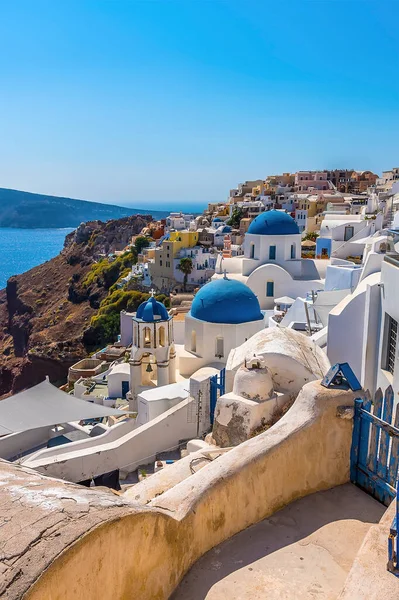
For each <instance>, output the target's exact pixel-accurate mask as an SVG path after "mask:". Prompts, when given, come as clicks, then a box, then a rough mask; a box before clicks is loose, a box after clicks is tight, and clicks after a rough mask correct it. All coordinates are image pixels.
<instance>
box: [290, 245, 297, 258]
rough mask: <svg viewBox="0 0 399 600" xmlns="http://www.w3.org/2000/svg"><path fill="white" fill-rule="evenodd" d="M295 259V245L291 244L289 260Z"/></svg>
mask: <svg viewBox="0 0 399 600" xmlns="http://www.w3.org/2000/svg"><path fill="white" fill-rule="evenodd" d="M295 257H296V248H295V244H291V258H295Z"/></svg>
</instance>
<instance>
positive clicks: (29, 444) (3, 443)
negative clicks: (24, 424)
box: [0, 427, 52, 459]
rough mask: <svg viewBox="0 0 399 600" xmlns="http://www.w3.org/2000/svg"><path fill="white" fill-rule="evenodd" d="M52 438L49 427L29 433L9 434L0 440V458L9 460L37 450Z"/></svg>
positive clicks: (32, 430) (31, 430)
mask: <svg viewBox="0 0 399 600" xmlns="http://www.w3.org/2000/svg"><path fill="white" fill-rule="evenodd" d="M51 437H52V435H51V428H50V427H39V428H37V429H30V430H29V431H19V432H17V433H10V435H5V436H3V437H1V438H0V457H1V458H6V459H11V458H15V457H16V456H18V455H20V454H22V453H23V452H27V451H28V450H30V449H31V448H37V447H38V446H41V445H42V444H46V443H47V441H48V440H49V439H50V438H51Z"/></svg>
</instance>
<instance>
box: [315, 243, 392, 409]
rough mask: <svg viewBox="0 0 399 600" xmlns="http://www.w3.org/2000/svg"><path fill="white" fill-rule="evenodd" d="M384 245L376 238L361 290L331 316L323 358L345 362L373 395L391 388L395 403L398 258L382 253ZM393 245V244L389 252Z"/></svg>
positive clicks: (355, 292)
mask: <svg viewBox="0 0 399 600" xmlns="http://www.w3.org/2000/svg"><path fill="white" fill-rule="evenodd" d="M385 240H386V238H385ZM384 243H387V242H386V241H385V242H381V240H379V239H376V242H375V246H377V245H379V248H377V247H376V248H375V249H374V251H373V250H370V251H369V252H368V255H367V260H366V263H365V268H364V271H363V274H362V278H361V281H360V283H359V285H358V286H357V288H356V289H355V291H354V292H353V294H350V295H349V296H347V297H346V298H344V299H343V300H342V301H341V302H340V303H339V304H338V305H337V306H336V307H335V308H334V309H333V310H332V311H331V313H330V315H329V320H328V336H327V354H328V357H329V359H330V361H331V363H332V364H333V363H336V362H348V363H349V365H350V366H351V368H352V369H353V371H354V372H355V374H356V376H357V377H358V379H359V381H360V382H361V384H362V386H363V387H364V388H365V389H369V390H370V392H371V393H372V394H373V393H374V392H375V390H376V389H377V388H378V387H381V388H382V389H385V388H386V387H387V386H388V385H392V386H393V388H394V392H395V398H397V394H398V393H399V366H398V347H397V324H398V322H399V303H398V300H397V299H398V297H399V254H397V253H395V252H392V253H391V254H386V248H387V246H385V247H384V246H382V248H381V244H384ZM393 243H394V240H392V239H391V241H390V243H389V244H388V250H389V249H390V248H391V247H392V244H393ZM396 245H397V244H396ZM375 254H378V255H379V259H380V265H381V266H380V269H379V268H378V264H377V261H376V260H373V257H374V255H375ZM368 263H369V265H370V266H369V268H368V269H366V267H367V264H368ZM372 267H374V268H372ZM363 275H364V277H363ZM396 402H397V399H396Z"/></svg>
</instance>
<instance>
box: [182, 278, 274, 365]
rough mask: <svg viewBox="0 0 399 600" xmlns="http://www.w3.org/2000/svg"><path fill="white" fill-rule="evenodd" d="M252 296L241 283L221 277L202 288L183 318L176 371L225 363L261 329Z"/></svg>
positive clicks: (254, 299) (263, 323)
mask: <svg viewBox="0 0 399 600" xmlns="http://www.w3.org/2000/svg"><path fill="white" fill-rule="evenodd" d="M264 319H265V317H264V314H263V313H262V311H261V310H260V306H259V302H258V299H257V298H256V296H255V294H254V293H253V292H252V291H251V290H250V289H249V288H248V287H247V286H246V285H244V284H243V283H241V282H239V281H236V280H233V279H227V278H222V279H218V280H216V281H212V282H210V283H208V284H206V285H204V287H202V288H201V289H200V290H199V291H198V292H197V294H196V295H195V297H194V300H193V303H192V306H191V310H190V312H189V313H188V314H187V316H186V318H185V342H184V348H182V347H177V348H176V351H177V354H178V357H179V372H180V374H181V375H183V376H188V375H191V374H192V373H193V372H194V371H196V370H197V369H199V368H200V367H202V366H207V365H213V364H214V363H215V362H216V363H217V362H219V363H220V362H221V363H225V362H226V360H227V357H228V355H229V352H230V351H231V350H232V349H233V348H236V347H237V346H240V345H241V344H242V343H243V342H245V341H246V340H248V339H249V338H250V337H251V336H252V335H254V334H255V333H256V332H258V331H260V330H261V329H263V328H264V326H265V321H264Z"/></svg>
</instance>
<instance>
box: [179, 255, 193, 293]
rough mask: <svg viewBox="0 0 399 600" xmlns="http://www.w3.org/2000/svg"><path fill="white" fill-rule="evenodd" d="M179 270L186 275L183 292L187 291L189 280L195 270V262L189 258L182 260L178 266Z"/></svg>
mask: <svg viewBox="0 0 399 600" xmlns="http://www.w3.org/2000/svg"><path fill="white" fill-rule="evenodd" d="M177 268H178V269H179V271H181V272H182V273H183V274H184V279H183V290H184V291H186V285H187V279H188V276H189V275H190V273H191V272H192V270H193V261H192V260H191V258H190V257H189V256H186V257H185V258H181V259H180V262H179V264H178V265H177Z"/></svg>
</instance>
